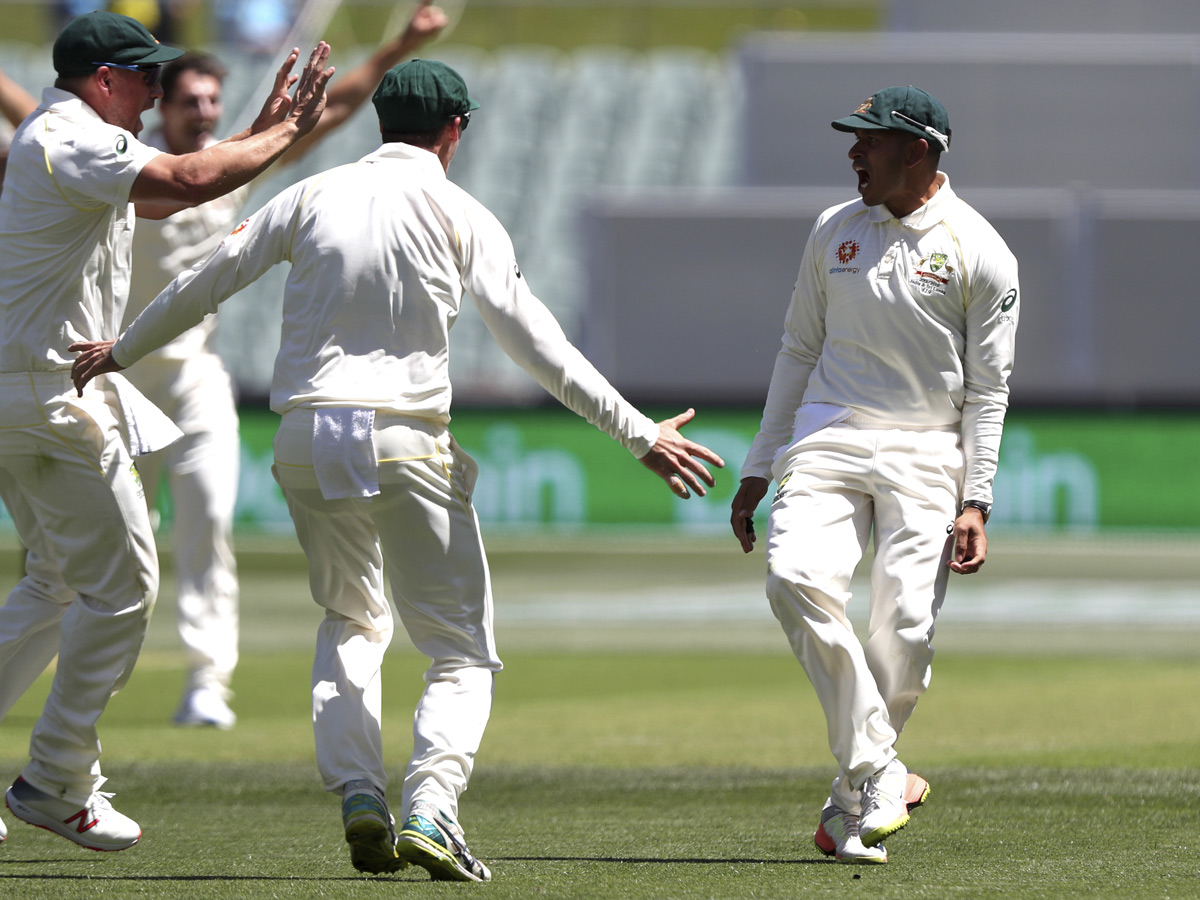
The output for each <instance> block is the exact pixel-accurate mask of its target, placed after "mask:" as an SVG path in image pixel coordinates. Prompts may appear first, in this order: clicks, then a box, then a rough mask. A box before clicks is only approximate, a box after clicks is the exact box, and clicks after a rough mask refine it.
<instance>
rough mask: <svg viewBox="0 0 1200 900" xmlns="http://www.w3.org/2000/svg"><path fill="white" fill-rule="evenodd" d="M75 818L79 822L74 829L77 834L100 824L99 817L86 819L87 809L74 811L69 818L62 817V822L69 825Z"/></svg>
mask: <svg viewBox="0 0 1200 900" xmlns="http://www.w3.org/2000/svg"><path fill="white" fill-rule="evenodd" d="M76 819H78V820H79V824H78V825H76V826H75V831H76V832H78V833H79V834H83V833H84V832H85V831H88V830H90V829H92V828H95V827H96V826H97V825H99V824H100V819H99V817H97V818H95V819H92V821H90V822H89V821H87V809H81V810H80V811H79V812H77V813H75V815H73V816H71V818H69V819H64V820H63V824H64V825H70V824H71V823H72V822H74V821H75V820H76Z"/></svg>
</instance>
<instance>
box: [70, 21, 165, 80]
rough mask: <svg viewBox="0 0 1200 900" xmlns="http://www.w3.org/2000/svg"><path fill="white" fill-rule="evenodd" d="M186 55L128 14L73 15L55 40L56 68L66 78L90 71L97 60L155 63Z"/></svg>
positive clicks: (128, 63)
mask: <svg viewBox="0 0 1200 900" xmlns="http://www.w3.org/2000/svg"><path fill="white" fill-rule="evenodd" d="M181 56H183V51H182V50H179V49H176V48H175V47H168V46H167V45H165V44H160V43H159V42H158V41H157V40H155V38H154V35H152V34H151V33H150V31H149V30H148V29H147V28H146V26H145V25H143V24H142V23H141V22H139V21H138V20H137V19H131V18H130V17H129V16H122V15H120V14H118V13H111V12H90V13H85V14H84V15H82V16H79V17H78V18H75V19H72V20H71V21H70V22H69V23H68V24H67V27H66V28H64V29H63V30H62V31H61V32H60V33H59V35H58V39H57V40H56V41H55V42H54V71H56V72H57V73H58V74H59V75H60V76H62V77H63V78H73V77H75V76H76V75H87V74H88V73H90V72H94V71H96V68H97V66H96V64H97V63H121V64H122V65H126V66H153V65H161V64H162V63H165V62H170V61H171V60H173V59H178V58H179V57H181Z"/></svg>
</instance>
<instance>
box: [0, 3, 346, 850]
mask: <svg viewBox="0 0 1200 900" xmlns="http://www.w3.org/2000/svg"><path fill="white" fill-rule="evenodd" d="M179 55H180V51H179V50H176V49H173V48H170V47H166V46H163V45H162V44H160V43H158V41H156V40H155V39H154V36H153V35H151V34H150V32H149V31H147V30H146V28H145V27H144V26H142V25H141V24H140V23H138V22H137V21H136V20H134V19H131V18H128V17H126V16H121V15H116V14H113V13H108V12H97V13H89V14H87V15H84V16H80V17H78V18H76V19H74V20H72V21H71V23H70V24H69V25H67V26H66V27H65V28H64V29H63V30H62V32H61V33H60V34H59V36H58V38H57V40H56V41H55V43H54V50H53V58H54V68H55V70H56V72H57V73H58V79H57V80H56V81H55V86H54V87H52V88H47V89H46V90H45V92H44V93H43V95H42V100H41V103H40V105H39V106H38V108H37V110H36V111H35V112H34V113H33V114H32V115H30V116H29V117H27V118H26V119H25V120H24V122H23V123H22V124H21V126H20V127H19V128H18V129H17V132H16V134H15V136H14V139H13V145H12V150H11V152H10V155H9V160H8V173H7V178H6V183H5V189H4V193H3V195H2V196H0V496H2V497H3V499H4V503H5V505H6V506H7V507H8V511H9V513H10V514H11V516H12V518H13V522H14V523H15V525H16V529H17V534H18V535H19V537H20V539H21V543H22V545H23V546H25V547H26V548H28V559H27V562H26V570H25V577H24V578H23V579H22V580H21V581H20V582H19V583H18V584H17V586H16V587H15V588H14V589H13V591H12V593H11V594H9V596H8V599H7V601H6V602H5V604H4V605H3V606H2V607H0V720H2V719H3V718H4V716H5V715H6V714H7V713H8V711H9V710H10V709H11V708H12V705H13V703H14V702H15V701H16V700H17V698H19V697H20V696H21V695H22V694H23V693H24V692H25V691H26V690H27V689H28V688H29V686H30V685H31V684H32V683H33V681H34V679H36V678H37V677H38V676H39V675H40V674H41V673H42V672H43V671H44V670H45V669H46V667H47V666H48V665H49V663H50V661H51V660H52V659H53V658H54V656H55V654H56V653H57V655H58V666H57V668H56V670H55V674H54V679H53V683H52V686H51V689H50V695H49V697H48V698H47V700H46V704H45V707H44V709H43V711H42V715H41V716H40V717H39V719H38V721H37V723H36V724H35V725H34V728H33V735H32V738H31V740H30V747H29V755H30V760H29V764H28V765H27V766H26V767H25V768H24V770H23V771H22V773H21V775H20V777H18V778H17V779H16V781H15V782H14V783H13V784H12V786H11V787H10V788H9V789H8V791H7V792H6V797H5V799H6V803H7V806H8V808H9V809H10V810H11V811H12V813H13V814H14V815H15V816H16V817H17V818H19V819H21V820H23V821H25V822H28V823H30V824H33V825H39V826H42V827H44V828H48V829H50V830H51V831H54V832H56V833H58V834H60V835H63V836H64V837H66V838H68V839H69V840H72V841H74V842H75V843H77V844H80V845H82V846H84V847H88V848H91V849H94V850H124V849H126V848H128V847H131V846H133V845H134V844H135V843H137V841H138V839H139V838H140V836H141V829H140V828H139V826H138V824H137V823H136V822H135V821H134V820H133V819H131V818H129V817H128V816H125V815H123V814H121V813H119V812H117V811H116V810H114V809H113V808H112V805H111V803H110V802H109V797H111V796H112V795H111V794H108V793H101V792H100V786H101V785H102V784H103V782H104V778H103V776H102V775H101V773H100V742H99V738H98V734H97V722H98V720H99V718H100V716H101V714H102V713H103V711H104V708H105V706H106V704H107V703H108V700H109V698H110V697H112V696H113V694H115V693H116V692H117V691H118V690H119V689H120V688H121V686H122V685H123V684H124V683H125V681H126V679H127V678H128V677H129V673H130V671H131V670H132V668H133V664H134V662H135V661H136V659H137V656H138V652H139V650H140V648H141V644H142V638H143V636H144V634H145V630H146V623H147V621H148V620H149V616H150V611H151V609H152V608H153V605H154V600H155V597H156V595H157V591H158V562H157V558H156V554H155V547H154V538H153V535H152V533H151V529H150V520H149V514H148V511H147V509H146V503H145V500H144V499H143V497H142V491H141V487H140V485H139V483H138V478H137V472H136V470H135V469H134V466H133V457H134V456H136V455H140V454H141V453H144V452H147V451H149V450H152V449H154V448H156V447H159V446H162V445H164V444H165V443H168V442H169V441H170V440H172V439H174V438H175V437H177V436H178V430H177V429H175V428H174V426H173V425H171V423H170V421H169V420H168V419H166V417H165V416H163V414H162V413H161V412H160V411H158V410H157V408H155V407H154V406H153V405H152V404H150V403H149V401H147V400H146V399H145V398H144V397H142V396H141V395H140V394H139V393H138V392H137V391H136V390H135V389H134V388H132V386H131V385H129V384H128V383H127V382H125V381H124V380H123V379H120V378H119V377H118V378H116V379H108V380H107V383H106V384H105V386H104V387H103V388H100V387H96V386H92V387H90V388H89V389H88V390H86V391H83V392H77V391H76V390H75V389H74V388H73V387H72V385H71V380H70V372H69V370H70V367H71V363H72V362H73V359H74V357H73V356H71V355H69V354H68V352H67V345H68V344H70V343H72V342H73V341H79V340H101V339H104V338H109V337H112V336H114V335H115V334H116V333H117V332H118V330H119V326H120V322H121V318H122V314H123V312H124V307H125V300H126V295H127V291H128V285H129V268H130V245H131V239H132V231H133V227H134V214H133V213H134V208H133V204H135V203H154V204H159V205H161V206H163V207H164V208H167V209H170V208H182V207H184V206H188V205H194V204H196V203H202V202H205V201H208V200H211V199H213V198H215V197H218V196H220V195H221V194H223V193H225V192H227V191H229V190H232V189H234V188H236V187H238V186H240V185H242V184H245V183H246V182H248V181H249V180H250V179H252V178H254V177H255V176H256V175H258V174H259V173H261V172H262V171H264V170H265V169H266V168H267V167H268V166H269V165H270V164H271V163H272V162H273V161H274V160H275V159H277V158H278V157H279V155H280V154H282V153H283V152H284V151H285V150H286V149H287V148H288V147H290V146H291V145H292V144H293V143H295V141H297V140H298V139H299V138H300V137H301V136H303V135H304V134H306V133H308V132H309V131H311V130H312V128H313V127H314V126H315V125H316V122H317V119H319V118H320V115H321V111H322V109H323V108H324V102H325V97H324V90H325V84H326V83H327V82H328V80H329V78H330V77H331V76H332V75H333V69H332V68H328V69H326V68H325V62H326V60H327V59H328V56H329V46H328V45H327V44H324V43H322V44H320V45H318V47H317V49H316V50H315V51H314V52H313V54H312V56H311V57H310V59H309V62H308V64H307V66H306V67H305V69H304V72H303V75H302V76H301V77H300V78H299V83H298V84H297V85H296V93H295V96H294V97H289V96H288V89H289V88H290V86H291V85H292V84H293V83H295V82H296V76H293V75H291V74H290V72H291V69H292V67H293V65H294V64H295V62H296V58H297V55H298V54H297V52H296V51H293V52H292V53H291V54H290V55H289V57H288V59H287V61H286V62H285V63H284V65H283V66H282V67H281V68H280V70H279V73H278V75H277V77H276V80H275V84H274V85H273V87H272V90H271V92H270V95H269V97H268V99H267V102H266V104H265V105H264V107H263V111H262V113H261V114H260V116H259V118H258V119H257V120H256V122H255V124H254V126H253V127H252V128H250V129H247V131H245V132H243V133H242V134H240V135H238V136H237V137H236V138H235V139H231V140H230V141H226V142H222V143H221V144H217V145H215V146H213V147H211V148H209V149H207V150H203V151H201V152H199V153H193V154H188V155H186V156H172V155H171V154H165V153H162V152H160V151H158V150H155V149H154V148H151V147H147V146H146V145H145V144H143V143H141V142H140V141H139V140H138V134H139V133H140V132H141V130H142V122H141V114H142V112H143V111H145V110H147V109H150V108H152V107H153V105H154V102H155V101H156V100H157V99H158V98H159V97H161V96H162V89H161V87H160V86H159V83H158V80H159V76H160V74H161V68H162V65H163V63H166V62H169V61H170V60H172V59H174V58H176V57H178V56H179Z"/></svg>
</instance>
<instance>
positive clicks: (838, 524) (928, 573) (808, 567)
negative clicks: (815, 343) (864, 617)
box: [767, 418, 963, 813]
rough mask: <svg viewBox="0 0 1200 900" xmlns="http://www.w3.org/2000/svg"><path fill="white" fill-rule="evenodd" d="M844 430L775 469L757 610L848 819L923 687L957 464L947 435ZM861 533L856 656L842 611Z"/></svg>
mask: <svg viewBox="0 0 1200 900" xmlns="http://www.w3.org/2000/svg"><path fill="white" fill-rule="evenodd" d="M854 423H855V419H853V418H852V419H850V420H849V421H848V422H846V423H841V424H837V425H833V426H830V427H827V428H823V429H821V430H819V431H817V432H816V433H815V434H812V435H809V436H808V437H806V438H804V439H802V440H801V441H799V442H797V443H796V444H795V445H793V446H792V447H791V448H789V449H788V451H786V452H785V453H784V454H782V455H781V456H780V458H779V459H778V460H777V461H776V463H775V467H774V470H773V474H774V476H775V480H776V482H777V483H778V484H779V489H778V492H777V493H776V495H775V499H774V501H773V502H772V504H771V515H770V521H769V525H768V535H767V573H768V574H767V597H768V598H769V600H770V602H771V609H772V610H773V611H774V613H775V616H776V618H777V619H779V622H780V624H781V625H782V626H783V630H784V632H785V633H786V634H787V637H788V640H789V642H790V643H791V647H792V651H793V652H794V653H795V655H796V658H797V659H798V660H799V661H800V664H801V665H802V666H803V667H804V670H805V672H806V673H807V674H808V677H809V680H810V681H811V682H812V685H813V687H814V688H815V690H816V693H817V697H818V698H819V699H820V702H821V706H822V708H823V709H824V712H825V719H826V724H827V726H828V731H829V747H830V749H831V750H832V751H833V755H834V757H835V758H836V759H837V761H838V764H839V765H840V766H841V769H842V777H840V778H839V779H838V780H837V781H835V783H834V796H833V797H832V799H833V801H834V803H835V804H836V805H837V806H839V807H841V808H842V809H845V810H847V811H849V812H854V813H857V812H858V811H859V791H860V789H861V788H862V785H863V783H864V782H865V781H866V779H867V778H868V777H869V776H871V775H872V774H873V773H875V772H876V771H878V770H879V769H881V768H883V767H884V766H885V765H887V764H888V763H889V762H891V760H892V759H894V758H895V757H896V750H895V744H896V739H897V738H898V736H899V735H900V732H901V731H902V730H903V728H904V725H905V723H906V722H907V721H908V717H909V716H910V715H911V713H912V711H913V707H915V706H916V703H917V699H918V698H919V697H920V696H921V694H922V693H924V691H925V689H926V688H927V687H928V685H929V678H930V665H931V662H932V659H933V648H932V646H931V641H932V638H933V627H934V619H935V618H936V616H937V613H938V610H939V609H940V608H941V605H942V601H943V599H944V598H945V593H946V584H947V576H948V572H949V569H948V568H947V565H946V563H947V562H948V560H949V553H950V549H951V547H952V546H953V544H952V541H953V539H952V537H951V536H950V535H949V534H948V531H947V528H948V526H951V525H952V524H953V522H954V517H955V512H956V510H957V504H958V494H959V490H960V485H961V482H962V476H963V454H962V450H961V446H960V442H959V434H958V430H957V428H956V429H955V430H954V431H940V430H930V431H915V430H908V429H905V430H902V429H900V428H878V427H861V426H859V425H856V424H854ZM872 529H874V535H875V560H874V563H873V565H872V567H871V598H870V616H869V624H868V628H867V635H866V642H865V643H861V642H860V641H859V639H858V637H856V636H855V633H854V629H853V627H852V625H851V623H850V620H849V618H848V617H847V613H846V610H847V605H848V604H849V602H850V578H851V576H852V575H853V573H854V570H855V568H856V566H857V565H858V563H859V562H860V560H861V559H862V557H863V554H864V553H865V552H866V548H867V541H868V539H869V537H870V535H871V532H872Z"/></svg>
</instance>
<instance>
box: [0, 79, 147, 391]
mask: <svg viewBox="0 0 1200 900" xmlns="http://www.w3.org/2000/svg"><path fill="white" fill-rule="evenodd" d="M159 152H160V151H158V150H155V149H153V148H151V147H147V146H146V145H145V144H143V143H141V142H140V141H138V140H137V139H136V138H135V137H134V136H133V135H132V134H131V133H130V132H128V131H126V130H124V129H122V128H118V127H117V126H115V125H109V124H108V123H106V122H105V121H104V120H103V119H101V118H100V117H99V116H98V115H97V114H96V112H95V110H93V109H92V108H91V107H90V106H88V105H87V104H86V103H84V102H83V100H81V99H80V98H79V97H77V96H76V95H74V94H72V93H69V92H67V91H61V90H58V89H56V88H46V90H45V92H44V93H43V94H42V102H41V104H40V106H39V107H38V109H37V110H36V111H35V112H34V113H33V114H32V115H31V116H29V117H28V118H27V119H26V120H25V121H24V122H23V123H21V126H20V128H18V129H17V132H16V134H15V135H14V137H13V144H12V149H11V150H10V152H9V157H8V174H7V176H6V178H5V182H4V191H3V193H2V194H0V335H3V339H2V340H0V372H27V371H49V370H55V369H67V368H70V367H71V363H72V362H73V361H74V354H71V353H68V352H67V345H68V344H70V343H72V342H73V341H80V340H111V339H112V338H114V337H116V335H117V334H118V333H119V331H120V326H121V316H122V313H123V312H124V309H125V300H126V297H127V295H128V292H129V267H130V246H131V243H132V239H133V225H134V214H133V207H132V206H131V205H130V203H129V191H130V189H131V188H132V187H133V182H134V180H135V179H136V178H137V176H138V173H139V172H141V170H142V167H143V166H145V165H146V163H148V162H149V161H150V160H151V159H153V158H154V157H156V156H158V154H159Z"/></svg>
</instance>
